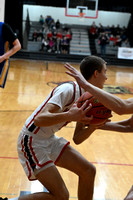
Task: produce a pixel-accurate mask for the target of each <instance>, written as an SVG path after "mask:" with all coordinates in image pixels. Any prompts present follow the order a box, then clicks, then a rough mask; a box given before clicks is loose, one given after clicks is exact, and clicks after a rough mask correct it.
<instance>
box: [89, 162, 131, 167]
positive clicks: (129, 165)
mask: <svg viewBox="0 0 133 200" xmlns="http://www.w3.org/2000/svg"><path fill="white" fill-rule="evenodd" d="M91 163H93V164H97V165H120V166H128V167H133V164H126V163H106V162H91Z"/></svg>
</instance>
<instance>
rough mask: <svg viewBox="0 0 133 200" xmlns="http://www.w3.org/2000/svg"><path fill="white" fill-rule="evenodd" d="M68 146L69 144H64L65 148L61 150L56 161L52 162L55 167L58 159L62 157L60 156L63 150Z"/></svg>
mask: <svg viewBox="0 0 133 200" xmlns="http://www.w3.org/2000/svg"><path fill="white" fill-rule="evenodd" d="M69 144H70V142H67V143H66V144H65V146H64V147H63V149H62V150H61V152H60V154H59V156H58V158H57V159H56V161H55V162H54V164H55V165H56V163H57V161H58V160H59V159H60V157H61V156H62V154H63V152H64V150H65V148H66V147H67V146H68V145H69Z"/></svg>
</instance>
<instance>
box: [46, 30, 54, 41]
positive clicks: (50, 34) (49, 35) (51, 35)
mask: <svg viewBox="0 0 133 200" xmlns="http://www.w3.org/2000/svg"><path fill="white" fill-rule="evenodd" d="M52 37H53V34H52V31H51V30H50V31H49V32H48V34H47V38H48V40H50V38H52Z"/></svg>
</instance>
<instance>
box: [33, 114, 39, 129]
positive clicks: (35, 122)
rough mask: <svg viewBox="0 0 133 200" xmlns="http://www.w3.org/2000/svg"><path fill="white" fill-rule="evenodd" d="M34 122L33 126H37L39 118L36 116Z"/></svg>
mask: <svg viewBox="0 0 133 200" xmlns="http://www.w3.org/2000/svg"><path fill="white" fill-rule="evenodd" d="M34 124H35V126H38V127H39V126H40V123H39V119H38V117H37V116H36V117H35V118H34Z"/></svg>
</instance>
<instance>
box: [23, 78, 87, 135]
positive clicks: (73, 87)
mask: <svg viewBox="0 0 133 200" xmlns="http://www.w3.org/2000/svg"><path fill="white" fill-rule="evenodd" d="M83 92H84V90H83V89H81V88H80V87H79V85H78V84H77V82H72V81H71V82H66V83H63V84H61V85H59V86H57V87H56V88H54V89H53V90H52V92H51V93H50V94H49V95H48V97H47V98H46V99H45V100H44V101H43V102H42V103H41V105H40V106H38V108H37V109H36V110H35V111H34V112H33V113H32V114H31V116H30V117H29V118H28V119H27V120H26V122H25V126H24V127H23V129H22V130H23V133H25V134H28V135H32V136H33V135H34V136H35V137H38V136H40V137H42V138H44V137H45V138H49V137H50V136H51V135H53V134H54V133H55V132H57V131H58V130H60V129H61V128H62V127H63V126H65V125H66V124H67V123H68V121H67V119H66V122H63V123H59V124H56V125H52V126H47V127H36V126H35V125H34V118H35V116H36V115H38V114H39V113H40V112H41V110H42V109H43V108H44V107H45V106H46V104H48V103H52V104H55V105H58V106H59V107H60V109H59V111H58V112H65V111H66V110H69V109H70V107H71V106H72V104H73V103H74V102H75V101H76V100H77V99H78V98H79V97H80V96H81V94H82V93H83ZM31 127H32V128H31ZM30 129H31V130H30ZM29 130H30V131H29Z"/></svg>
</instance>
